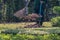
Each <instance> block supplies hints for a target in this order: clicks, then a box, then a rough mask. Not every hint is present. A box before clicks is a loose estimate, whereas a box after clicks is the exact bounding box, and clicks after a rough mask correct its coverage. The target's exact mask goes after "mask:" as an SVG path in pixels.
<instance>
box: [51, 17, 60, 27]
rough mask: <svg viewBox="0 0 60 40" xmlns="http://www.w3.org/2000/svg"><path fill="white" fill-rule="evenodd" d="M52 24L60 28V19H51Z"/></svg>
mask: <svg viewBox="0 0 60 40" xmlns="http://www.w3.org/2000/svg"><path fill="white" fill-rule="evenodd" d="M51 22H52V24H53V26H58V27H60V17H55V18H52V19H51Z"/></svg>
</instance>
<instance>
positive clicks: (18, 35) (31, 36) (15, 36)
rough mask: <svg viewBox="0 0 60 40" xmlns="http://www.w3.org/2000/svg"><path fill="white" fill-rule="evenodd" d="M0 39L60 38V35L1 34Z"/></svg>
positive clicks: (46, 39) (32, 39)
mask: <svg viewBox="0 0 60 40" xmlns="http://www.w3.org/2000/svg"><path fill="white" fill-rule="evenodd" d="M0 40H60V35H57V34H47V35H27V34H17V35H9V34H7V35H5V34H0Z"/></svg>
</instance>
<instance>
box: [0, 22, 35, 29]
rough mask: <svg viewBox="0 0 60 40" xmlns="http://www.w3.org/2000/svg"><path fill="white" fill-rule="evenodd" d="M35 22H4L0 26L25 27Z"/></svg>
mask: <svg viewBox="0 0 60 40" xmlns="http://www.w3.org/2000/svg"><path fill="white" fill-rule="evenodd" d="M33 24H35V22H22V23H4V24H0V28H13V29H14V28H24V27H25V26H27V25H33Z"/></svg>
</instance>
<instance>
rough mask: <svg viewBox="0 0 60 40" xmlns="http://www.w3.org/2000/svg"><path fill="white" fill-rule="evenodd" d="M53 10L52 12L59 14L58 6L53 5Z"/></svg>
mask: <svg viewBox="0 0 60 40" xmlns="http://www.w3.org/2000/svg"><path fill="white" fill-rule="evenodd" d="M53 12H54V13H55V14H60V6H54V8H53Z"/></svg>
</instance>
